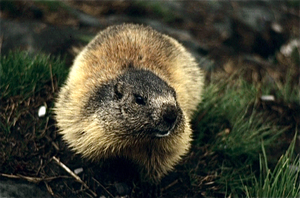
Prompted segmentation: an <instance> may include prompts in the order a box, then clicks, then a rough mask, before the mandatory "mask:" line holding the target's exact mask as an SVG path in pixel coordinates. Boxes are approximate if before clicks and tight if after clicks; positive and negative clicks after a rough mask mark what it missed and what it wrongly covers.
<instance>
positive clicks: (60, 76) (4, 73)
mask: <svg viewBox="0 0 300 198" xmlns="http://www.w3.org/2000/svg"><path fill="white" fill-rule="evenodd" d="M67 73H68V69H67V68H66V66H65V63H64V61H62V60H61V59H60V58H53V57H51V56H50V55H37V56H34V55H30V54H28V53H27V52H15V53H13V52H10V53H9V54H8V55H7V56H1V57H0V82H1V84H0V93H1V96H0V99H5V98H9V97H12V96H22V98H23V99H25V98H27V97H29V96H33V95H34V94H35V93H36V92H38V91H40V90H41V89H43V87H44V85H45V84H46V83H53V78H56V79H57V80H58V84H61V83H62V82H63V81H64V79H65V77H66V75H67ZM53 86H54V85H53Z"/></svg>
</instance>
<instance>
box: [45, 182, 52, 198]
mask: <svg viewBox="0 0 300 198" xmlns="http://www.w3.org/2000/svg"><path fill="white" fill-rule="evenodd" d="M44 183H45V185H46V188H47V190H48V192H49V193H50V194H51V195H52V196H54V193H53V190H52V188H51V187H50V186H49V184H48V183H47V182H44Z"/></svg>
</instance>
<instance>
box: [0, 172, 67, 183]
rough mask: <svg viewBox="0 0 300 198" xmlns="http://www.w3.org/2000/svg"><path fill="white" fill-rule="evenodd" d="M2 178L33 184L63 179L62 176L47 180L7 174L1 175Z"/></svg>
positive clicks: (47, 178)
mask: <svg viewBox="0 0 300 198" xmlns="http://www.w3.org/2000/svg"><path fill="white" fill-rule="evenodd" d="M0 175H1V176H2V177H7V178H12V179H25V180H27V181H29V182H32V183H36V184H37V183H40V182H41V181H52V180H54V179H57V178H63V177H62V176H59V177H46V178H41V177H29V176H24V175H19V174H18V175H9V174H5V173H0Z"/></svg>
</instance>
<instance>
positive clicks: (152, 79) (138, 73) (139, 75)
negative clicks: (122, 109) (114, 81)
mask: <svg viewBox="0 0 300 198" xmlns="http://www.w3.org/2000/svg"><path fill="white" fill-rule="evenodd" d="M118 81H120V82H122V83H125V84H126V85H129V86H132V88H133V89H134V90H135V91H136V92H137V93H141V94H142V93H144V94H147V95H148V94H150V95H152V94H166V93H171V94H172V95H174V97H175V90H174V89H173V88H172V87H170V86H169V85H168V84H167V83H166V82H165V81H164V80H162V79H161V78H160V77H158V76H157V75H155V74H154V73H153V72H151V71H148V70H143V69H133V68H129V69H128V70H127V71H126V72H125V73H124V74H122V75H121V76H120V77H119V80H118Z"/></svg>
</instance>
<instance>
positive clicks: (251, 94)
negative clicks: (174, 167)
mask: <svg viewBox="0 0 300 198" xmlns="http://www.w3.org/2000/svg"><path fill="white" fill-rule="evenodd" d="M287 82H289V81H287ZM269 88H270V87H269ZM270 89H271V88H270ZM272 89H277V93H278V98H280V99H282V100H283V101H286V102H291V101H298V97H299V95H298V94H299V91H296V90H294V89H292V88H291V87H290V84H288V83H286V84H284V88H281V89H279V88H278V87H277V86H276V85H274V87H272ZM286 90H290V92H286ZM263 94H265V93H263ZM288 95H289V96H290V97H287V96H288ZM259 97H260V89H259V88H257V87H255V86H254V85H252V84H249V83H247V82H245V81H244V80H243V79H241V78H240V77H237V76H232V77H231V78H230V79H228V80H222V79H218V81H214V82H212V83H210V84H208V85H207V87H206V89H205V91H204V94H203V102H202V103H201V104H200V106H199V111H198V113H197V114H196V116H195V118H194V120H195V122H196V123H197V125H196V131H197V132H198V134H196V139H195V142H194V144H195V145H196V146H200V147H201V146H203V145H207V147H208V151H209V152H210V155H212V156H215V157H212V158H213V159H214V160H215V161H216V162H215V163H214V164H215V165H214V166H213V167H207V168H206V169H207V170H205V171H206V172H207V173H211V172H214V174H215V178H216V179H215V183H216V186H218V188H219V190H218V191H219V192H218V193H220V192H221V193H222V194H224V195H225V196H226V197H227V196H238V197H241V196H246V194H245V188H244V187H243V185H242V184H248V185H249V186H252V185H254V184H255V183H253V181H256V180H255V178H256V175H257V172H259V173H260V174H263V173H262V172H261V169H260V170H257V167H258V166H259V161H260V160H261V158H260V157H259V156H260V155H261V154H262V150H261V148H262V145H264V147H266V148H271V147H274V148H276V146H278V145H279V144H280V143H282V142H280V140H279V136H280V135H282V134H283V133H284V132H286V130H287V129H288V127H283V126H278V125H277V124H276V121H277V120H274V119H269V118H268V115H267V114H266V113H263V112H260V110H258V105H259ZM265 157H266V156H265ZM285 165H286V164H285ZM278 166H279V167H280V168H282V167H281V166H283V164H280V165H278ZM212 169H214V171H213V170H212ZM277 169H278V167H277ZM275 171H276V170H275ZM194 174H197V171H196V173H194ZM284 174H288V173H287V172H284ZM285 176H287V175H285ZM260 177H262V175H260ZM286 178H288V177H286ZM270 182H272V183H274V182H275V181H270ZM290 182H294V180H293V181H290ZM192 185H196V186H197V184H192ZM272 185H275V184H272ZM212 193H216V192H212ZM212 195H214V194H212ZM251 195H253V194H251ZM257 195H258V194H257ZM272 195H273V197H281V195H282V194H280V193H279V192H278V194H276V192H274V194H272ZM254 197H256V195H255V196H254Z"/></svg>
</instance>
